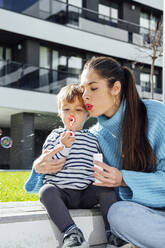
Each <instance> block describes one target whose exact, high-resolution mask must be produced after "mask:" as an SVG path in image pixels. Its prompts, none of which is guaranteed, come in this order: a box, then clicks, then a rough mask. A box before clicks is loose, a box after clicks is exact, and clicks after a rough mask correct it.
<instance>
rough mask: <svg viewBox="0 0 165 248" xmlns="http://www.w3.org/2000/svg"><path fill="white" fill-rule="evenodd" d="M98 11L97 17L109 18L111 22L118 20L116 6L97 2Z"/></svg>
mask: <svg viewBox="0 0 165 248" xmlns="http://www.w3.org/2000/svg"><path fill="white" fill-rule="evenodd" d="M98 11H99V18H101V19H104V20H111V22H114V23H117V22H118V8H114V7H110V6H106V5H103V4H99V7H98Z"/></svg>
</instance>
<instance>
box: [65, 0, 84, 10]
mask: <svg viewBox="0 0 165 248" xmlns="http://www.w3.org/2000/svg"><path fill="white" fill-rule="evenodd" d="M68 4H71V5H74V6H76V7H78V8H82V0H68Z"/></svg>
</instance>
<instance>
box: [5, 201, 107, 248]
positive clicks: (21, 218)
mask: <svg viewBox="0 0 165 248" xmlns="http://www.w3.org/2000/svg"><path fill="white" fill-rule="evenodd" d="M70 213H71V216H72V217H73V219H74V221H75V223H76V224H77V225H78V226H79V227H80V228H81V230H82V231H83V233H84V236H85V238H86V240H88V242H89V244H90V245H91V246H93V245H98V246H97V247H102V244H105V243H106V237H105V232H104V224H103V219H102V216H101V215H100V211H99V209H98V208H95V209H74V210H70ZM0 230H1V231H0V240H1V245H2V247H3V248H9V247H10V248H29V247H30V248H60V247H61V241H62V235H61V233H60V232H59V230H58V228H57V227H56V226H55V225H54V224H53V223H52V221H51V220H50V218H49V217H48V215H47V212H46V210H45V209H44V207H43V206H42V204H41V203H40V202H39V201H35V202H8V203H0Z"/></svg>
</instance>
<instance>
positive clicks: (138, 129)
mask: <svg viewBox="0 0 165 248" xmlns="http://www.w3.org/2000/svg"><path fill="white" fill-rule="evenodd" d="M123 70H124V83H123V95H124V96H125V98H126V110H125V116H124V120H123V129H122V158H123V169H126V170H134V171H143V172H150V171H154V170H155V166H156V165H155V162H156V160H155V155H154V153H153V150H152V147H151V145H150V143H149V141H148V139H147V127H148V117H147V110H146V107H145V104H144V103H143V102H142V100H141V99H140V97H139V94H138V92H137V89H136V84H135V80H134V76H133V74H132V72H131V70H130V69H129V68H127V67H123Z"/></svg>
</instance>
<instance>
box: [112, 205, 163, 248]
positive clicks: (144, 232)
mask: <svg viewBox="0 0 165 248" xmlns="http://www.w3.org/2000/svg"><path fill="white" fill-rule="evenodd" d="M107 217H108V221H109V223H110V226H111V231H112V233H113V234H114V235H116V236H117V237H119V238H121V239H123V240H125V241H127V242H130V243H133V244H134V245H136V246H138V247H140V248H163V247H165V210H161V211H160V210H153V209H151V208H148V207H145V206H142V205H140V204H137V203H134V202H129V201H119V202H116V203H114V204H113V205H112V206H111V207H110V209H109V211H108V216H107Z"/></svg>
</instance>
